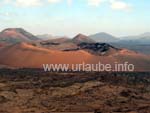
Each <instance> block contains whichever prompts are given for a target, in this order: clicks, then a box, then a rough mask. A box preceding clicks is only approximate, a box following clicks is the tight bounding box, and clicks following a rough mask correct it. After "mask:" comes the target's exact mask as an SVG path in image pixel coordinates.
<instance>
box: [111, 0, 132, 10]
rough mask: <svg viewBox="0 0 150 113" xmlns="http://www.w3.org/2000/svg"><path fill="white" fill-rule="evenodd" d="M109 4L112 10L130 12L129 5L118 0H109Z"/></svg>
mask: <svg viewBox="0 0 150 113" xmlns="http://www.w3.org/2000/svg"><path fill="white" fill-rule="evenodd" d="M110 3H111V8H112V9H114V10H125V11H130V10H131V5H130V4H128V3H126V2H123V1H120V0H110Z"/></svg>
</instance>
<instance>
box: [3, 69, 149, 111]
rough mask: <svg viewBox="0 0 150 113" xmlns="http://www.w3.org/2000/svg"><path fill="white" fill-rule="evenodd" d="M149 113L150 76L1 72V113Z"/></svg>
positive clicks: (5, 70)
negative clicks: (95, 112)
mask: <svg viewBox="0 0 150 113" xmlns="http://www.w3.org/2000/svg"><path fill="white" fill-rule="evenodd" d="M94 111H97V112H98V113H150V73H52V72H49V73H45V72H42V71H41V70H33V69H20V70H7V69H1V70H0V113H51V112H94Z"/></svg>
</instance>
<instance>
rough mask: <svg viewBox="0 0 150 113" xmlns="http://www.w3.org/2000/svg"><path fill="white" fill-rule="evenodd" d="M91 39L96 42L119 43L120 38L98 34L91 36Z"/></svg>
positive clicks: (102, 33) (103, 33)
mask: <svg viewBox="0 0 150 113" xmlns="http://www.w3.org/2000/svg"><path fill="white" fill-rule="evenodd" d="M89 37H90V38H91V39H93V40H95V41H96V42H117V41H119V39H118V38H116V37H115V36H112V35H110V34H108V33H105V32H100V33H96V34H93V35H90V36H89Z"/></svg>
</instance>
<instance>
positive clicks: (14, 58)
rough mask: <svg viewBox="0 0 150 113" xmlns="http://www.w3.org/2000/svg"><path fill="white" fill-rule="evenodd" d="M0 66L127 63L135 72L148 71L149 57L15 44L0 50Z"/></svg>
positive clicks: (132, 53) (131, 53) (149, 67)
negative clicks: (95, 53) (104, 54)
mask: <svg viewBox="0 0 150 113" xmlns="http://www.w3.org/2000/svg"><path fill="white" fill-rule="evenodd" d="M0 54H1V55H0V64H1V65H6V66H9V67H18V68H22V67H26V68H42V64H80V63H83V62H85V63H89V64H96V63H98V62H99V61H100V62H101V63H103V64H112V65H113V64H114V63H115V62H118V63H124V62H129V63H132V64H134V65H135V68H136V70H140V71H145V70H147V71H149V70H150V57H149V56H146V55H142V54H138V53H135V52H133V51H129V50H125V49H122V50H120V51H117V52H115V53H114V52H113V53H112V54H109V55H107V56H98V55H94V54H93V55H92V54H91V53H89V52H87V51H84V50H77V51H59V50H50V49H45V48H42V47H37V46H33V45H30V44H27V43H21V44H15V45H12V46H8V47H5V48H3V49H0Z"/></svg>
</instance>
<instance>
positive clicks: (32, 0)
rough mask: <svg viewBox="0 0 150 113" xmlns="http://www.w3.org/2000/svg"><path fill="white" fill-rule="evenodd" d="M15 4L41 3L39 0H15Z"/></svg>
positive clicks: (37, 4) (30, 4)
mask: <svg viewBox="0 0 150 113" xmlns="http://www.w3.org/2000/svg"><path fill="white" fill-rule="evenodd" d="M16 5H17V6H27V7H28V6H40V5H42V1H41V0H16Z"/></svg>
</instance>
